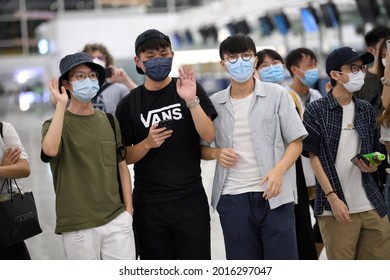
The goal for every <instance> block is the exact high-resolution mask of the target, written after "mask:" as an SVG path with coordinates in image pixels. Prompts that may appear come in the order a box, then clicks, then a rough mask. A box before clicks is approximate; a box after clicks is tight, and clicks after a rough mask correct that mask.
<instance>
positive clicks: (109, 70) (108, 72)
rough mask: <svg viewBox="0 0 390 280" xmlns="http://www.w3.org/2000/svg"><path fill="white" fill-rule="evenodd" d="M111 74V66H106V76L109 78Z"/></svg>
mask: <svg viewBox="0 0 390 280" xmlns="http://www.w3.org/2000/svg"><path fill="white" fill-rule="evenodd" d="M111 76H112V68H110V67H108V68H106V78H111Z"/></svg>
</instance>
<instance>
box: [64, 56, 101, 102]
mask: <svg viewBox="0 0 390 280" xmlns="http://www.w3.org/2000/svg"><path fill="white" fill-rule="evenodd" d="M81 64H85V65H87V66H88V67H90V68H91V69H92V70H93V71H96V72H97V73H98V75H99V76H98V80H99V86H100V87H101V86H102V85H103V84H104V82H105V80H106V70H105V69H104V68H103V67H102V66H101V65H99V64H97V63H95V62H93V60H92V57H91V56H90V55H89V54H87V53H84V52H80V53H74V54H68V55H66V56H65V57H63V58H62V59H61V61H60V72H61V76H60V77H59V79H58V89H59V91H60V92H61V86H62V81H63V80H68V79H69V77H68V76H69V71H70V70H71V69H72V68H74V67H76V66H78V65H81ZM66 92H67V93H68V96H69V98H70V94H69V92H68V91H66Z"/></svg>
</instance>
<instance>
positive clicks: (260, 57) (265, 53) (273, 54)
mask: <svg viewBox="0 0 390 280" xmlns="http://www.w3.org/2000/svg"><path fill="white" fill-rule="evenodd" d="M256 56H257V58H258V60H257V64H256V69H257V68H258V67H259V66H260V64H262V63H263V61H264V59H265V57H266V56H269V57H270V58H272V59H274V60H275V59H277V60H280V61H281V62H282V63H283V64H284V60H283V58H282V56H281V55H280V54H279V53H278V52H277V51H274V50H272V49H262V50H261V51H258V52H257V53H256Z"/></svg>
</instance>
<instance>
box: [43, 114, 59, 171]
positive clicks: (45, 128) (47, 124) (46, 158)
mask: <svg viewBox="0 0 390 280" xmlns="http://www.w3.org/2000/svg"><path fill="white" fill-rule="evenodd" d="M51 121H52V119H50V120H47V121H45V122H44V123H43V125H42V140H41V143H42V142H43V139H45V136H46V134H47V131H48V130H49V127H50V124H51ZM60 146H61V144H60ZM52 159H53V158H52V157H49V156H48V155H46V154H45V153H44V152H43V150H42V148H41V160H42V161H43V162H45V163H47V162H50V161H51V160H52Z"/></svg>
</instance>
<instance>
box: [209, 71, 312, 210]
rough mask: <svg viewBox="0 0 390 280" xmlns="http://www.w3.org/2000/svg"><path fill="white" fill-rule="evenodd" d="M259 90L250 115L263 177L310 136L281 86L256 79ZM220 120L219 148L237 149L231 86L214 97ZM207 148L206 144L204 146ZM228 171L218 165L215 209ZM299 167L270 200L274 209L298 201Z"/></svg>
mask: <svg viewBox="0 0 390 280" xmlns="http://www.w3.org/2000/svg"><path fill="white" fill-rule="evenodd" d="M255 80H256V82H255V90H254V94H253V97H252V100H251V105H250V109H249V113H248V119H249V127H250V129H251V134H252V142H253V148H254V151H255V153H256V159H257V163H258V167H259V170H260V174H261V176H264V175H265V174H266V173H267V172H268V171H270V170H271V169H272V168H273V167H274V166H275V165H276V164H277V163H278V162H279V161H280V160H281V159H282V157H283V156H284V154H285V151H286V148H287V145H288V144H289V143H291V142H292V141H294V140H296V139H298V138H302V139H303V138H304V137H306V136H307V131H306V129H305V127H304V126H303V124H302V121H301V119H300V118H299V115H298V113H297V111H296V110H295V106H294V102H293V101H292V99H291V97H290V96H289V94H288V92H287V90H286V89H285V88H283V87H282V86H280V85H277V84H271V83H264V82H261V81H259V80H257V79H255ZM210 99H211V101H212V102H213V105H214V107H215V109H216V110H217V113H218V117H217V118H216V119H214V126H215V139H214V143H213V145H215V147H216V148H232V147H233V129H234V113H233V107H232V103H231V100H230V86H229V87H228V88H226V89H225V90H222V91H220V92H217V93H215V94H214V95H212V96H211V97H210ZM202 145H206V143H204V142H203V143H202ZM227 171H228V170H227V168H224V167H222V166H221V165H220V164H219V163H217V165H216V169H215V174H214V182H213V190H212V197H211V205H212V206H213V208H214V209H215V208H216V207H217V205H218V202H219V199H220V197H221V193H222V188H223V185H224V182H225V179H226V174H227ZM296 188H297V187H296V177H295V166H292V167H291V168H290V169H289V170H287V171H286V173H285V174H284V176H283V185H282V192H281V193H280V194H279V195H278V196H276V197H274V198H271V199H270V200H269V203H270V207H271V209H274V208H276V207H278V206H280V205H283V204H286V203H290V202H296V201H297V191H296Z"/></svg>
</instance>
